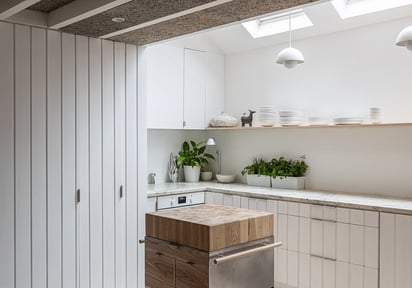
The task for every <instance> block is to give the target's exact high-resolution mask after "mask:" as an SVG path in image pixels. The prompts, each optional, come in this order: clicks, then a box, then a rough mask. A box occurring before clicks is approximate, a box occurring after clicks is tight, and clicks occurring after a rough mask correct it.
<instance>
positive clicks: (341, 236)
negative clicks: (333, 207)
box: [336, 222, 350, 263]
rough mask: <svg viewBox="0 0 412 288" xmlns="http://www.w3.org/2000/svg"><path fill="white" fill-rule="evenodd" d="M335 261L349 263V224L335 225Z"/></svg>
mask: <svg viewBox="0 0 412 288" xmlns="http://www.w3.org/2000/svg"><path fill="white" fill-rule="evenodd" d="M336 225H337V233H336V259H337V260H339V261H342V262H346V263H349V251H350V249H349V248H350V247H349V243H350V224H347V223H339V222H338V223H337V224H336Z"/></svg>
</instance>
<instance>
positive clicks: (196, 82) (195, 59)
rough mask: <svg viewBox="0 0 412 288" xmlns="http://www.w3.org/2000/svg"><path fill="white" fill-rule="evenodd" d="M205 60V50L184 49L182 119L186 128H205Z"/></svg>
mask: <svg viewBox="0 0 412 288" xmlns="http://www.w3.org/2000/svg"><path fill="white" fill-rule="evenodd" d="M205 60H206V59H205V52H201V51H195V50H190V49H184V81H183V86H184V87H183V115H184V116H183V120H184V122H185V126H184V128H186V129H204V128H205V101H206V100H205V92H206V87H205V78H206V77H205V65H206V64H205ZM169 109H170V108H169Z"/></svg>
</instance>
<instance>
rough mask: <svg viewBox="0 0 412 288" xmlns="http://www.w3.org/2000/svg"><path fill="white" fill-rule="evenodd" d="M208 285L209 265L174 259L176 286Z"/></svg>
mask: <svg viewBox="0 0 412 288" xmlns="http://www.w3.org/2000/svg"><path fill="white" fill-rule="evenodd" d="M191 287H199V288H203V287H204V288H207V287H209V266H208V265H207V264H206V265H204V264H199V263H195V262H191V261H181V260H177V259H176V288H191Z"/></svg>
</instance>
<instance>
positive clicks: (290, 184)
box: [269, 156, 309, 189]
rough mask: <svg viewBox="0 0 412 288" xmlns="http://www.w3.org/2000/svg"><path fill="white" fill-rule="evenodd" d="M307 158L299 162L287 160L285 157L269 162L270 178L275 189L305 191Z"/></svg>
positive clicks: (302, 157)
mask: <svg viewBox="0 0 412 288" xmlns="http://www.w3.org/2000/svg"><path fill="white" fill-rule="evenodd" d="M304 160H305V156H301V157H300V158H299V159H298V160H286V159H285V158H284V157H280V158H279V159H276V158H274V159H272V160H271V161H270V162H269V169H270V176H271V177H272V179H271V180H272V187H273V188H284V189H304V188H305V177H304V176H305V174H306V171H307V169H308V167H309V166H308V165H307V164H306V163H305V161H304Z"/></svg>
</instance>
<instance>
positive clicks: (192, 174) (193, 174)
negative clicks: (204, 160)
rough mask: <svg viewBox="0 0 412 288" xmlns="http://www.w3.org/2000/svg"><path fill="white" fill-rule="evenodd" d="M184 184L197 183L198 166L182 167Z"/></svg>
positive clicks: (198, 175)
mask: <svg viewBox="0 0 412 288" xmlns="http://www.w3.org/2000/svg"><path fill="white" fill-rule="evenodd" d="M183 171H184V172H185V182H199V177H200V166H186V165H185V166H183Z"/></svg>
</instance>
